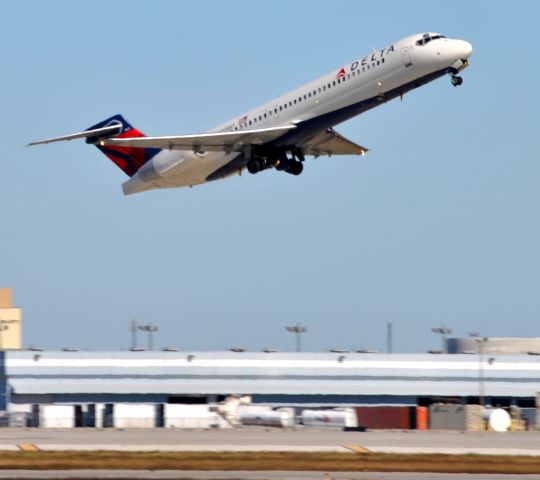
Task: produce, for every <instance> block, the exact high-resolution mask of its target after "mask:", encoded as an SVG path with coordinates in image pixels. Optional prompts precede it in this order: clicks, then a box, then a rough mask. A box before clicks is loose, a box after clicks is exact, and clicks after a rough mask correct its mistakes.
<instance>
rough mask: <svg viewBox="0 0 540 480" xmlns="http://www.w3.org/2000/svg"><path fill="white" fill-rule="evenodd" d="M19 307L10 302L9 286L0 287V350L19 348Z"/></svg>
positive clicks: (20, 317) (20, 314) (20, 315)
mask: <svg viewBox="0 0 540 480" xmlns="http://www.w3.org/2000/svg"><path fill="white" fill-rule="evenodd" d="M21 319H22V312H21V309H20V308H14V307H13V306H12V303H11V288H0V350H6V349H17V348H21V343H22V342H21Z"/></svg>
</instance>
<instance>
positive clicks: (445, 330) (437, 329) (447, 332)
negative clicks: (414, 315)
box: [431, 324, 452, 352]
mask: <svg viewBox="0 0 540 480" xmlns="http://www.w3.org/2000/svg"><path fill="white" fill-rule="evenodd" d="M431 331H432V332H433V333H437V334H439V335H440V336H441V351H442V352H446V335H450V334H451V333H452V329H451V328H448V327H445V326H444V324H443V325H441V326H440V327H434V328H432V329H431Z"/></svg>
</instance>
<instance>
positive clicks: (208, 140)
mask: <svg viewBox="0 0 540 480" xmlns="http://www.w3.org/2000/svg"><path fill="white" fill-rule="evenodd" d="M294 128H296V125H292V124H291V125H282V126H279V127H270V128H260V129H255V130H239V131H234V132H215V133H202V134H198V135H179V136H167V137H139V138H114V137H113V138H107V139H103V140H100V141H99V142H98V143H99V145H102V146H105V145H111V146H126V147H134V148H160V149H169V150H192V151H194V152H206V151H209V152H223V151H224V152H240V151H242V149H243V147H244V146H246V145H263V144H265V143H268V142H271V141H272V140H275V139H277V138H279V137H280V136H282V135H283V134H285V133H287V131H290V130H292V129H294Z"/></svg>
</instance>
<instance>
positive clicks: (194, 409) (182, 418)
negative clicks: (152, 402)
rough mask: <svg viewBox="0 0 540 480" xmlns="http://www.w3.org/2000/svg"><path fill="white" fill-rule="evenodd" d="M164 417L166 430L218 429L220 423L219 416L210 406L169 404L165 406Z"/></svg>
mask: <svg viewBox="0 0 540 480" xmlns="http://www.w3.org/2000/svg"><path fill="white" fill-rule="evenodd" d="M163 417H164V424H163V426H164V427H166V428H216V427H217V426H218V425H219V423H220V419H219V415H218V414H217V413H216V412H211V411H210V407H209V406H208V405H181V404H177V403H167V404H165V405H163Z"/></svg>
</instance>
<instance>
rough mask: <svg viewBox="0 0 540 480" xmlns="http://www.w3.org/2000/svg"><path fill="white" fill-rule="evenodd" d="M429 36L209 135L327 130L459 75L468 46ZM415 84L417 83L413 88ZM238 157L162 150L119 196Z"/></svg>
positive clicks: (197, 178) (175, 183)
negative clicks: (317, 123) (307, 126)
mask: <svg viewBox="0 0 540 480" xmlns="http://www.w3.org/2000/svg"><path fill="white" fill-rule="evenodd" d="M430 35H431V36H432V37H435V39H433V40H432V41H428V42H426V43H425V44H424V43H423V42H422V40H421V39H422V38H423V37H422V34H418V35H412V36H410V37H407V38H404V39H403V40H400V41H398V42H395V43H393V44H392V45H390V46H388V47H386V48H383V49H379V50H373V51H372V52H371V53H369V54H368V55H366V56H364V57H361V58H359V59H358V60H355V61H354V62H352V63H350V64H349V65H346V66H344V67H342V68H338V69H336V70H333V71H332V72H331V73H328V74H327V75H325V76H323V77H321V78H319V79H317V80H314V81H313V82H310V83H308V84H305V85H303V86H301V87H299V88H297V89H295V90H292V91H290V92H288V93H286V94H284V95H281V96H279V97H277V98H274V99H273V100H271V101H270V102H267V103H265V104H263V105H261V106H259V107H257V108H255V109H253V110H250V111H249V112H245V113H243V114H241V115H239V116H238V117H236V118H233V119H231V120H229V121H227V122H225V123H223V124H221V125H219V126H217V127H215V128H214V129H212V130H210V132H219V131H242V130H252V129H257V128H268V127H273V126H278V125H287V124H295V125H297V126H298V127H299V128H300V127H301V126H302V124H303V122H306V121H310V120H313V119H315V118H316V117H321V118H326V117H328V118H329V122H330V124H328V125H326V126H325V128H330V127H332V126H333V125H335V124H336V123H340V122H342V121H345V120H346V119H347V118H350V117H351V116H354V115H355V114H357V113H354V111H353V113H352V114H351V113H348V111H347V108H348V107H351V106H354V105H359V104H361V103H362V102H368V101H369V100H370V99H374V98H378V99H380V100H381V102H380V103H378V104H381V103H384V101H387V100H389V99H392V98H395V96H396V95H399V94H403V93H404V92H405V91H408V90H411V89H412V88H416V87H418V86H420V85H421V84H424V83H427V82H428V81H431V80H434V79H435V78H438V77H440V76H442V75H444V74H445V73H448V72H451V71H452V72H458V71H460V70H461V69H463V68H464V67H465V66H466V65H467V58H468V57H469V55H470V54H471V52H472V47H471V45H470V44H469V43H467V42H465V41H462V40H455V39H449V38H444V37H442V36H438V35H437V34H430ZM424 37H425V35H424ZM437 37H440V38H437ZM416 80H421V81H420V82H419V83H415V81H416ZM400 89H403V91H400ZM388 95H390V96H389V97H388ZM374 106H375V105H374ZM369 108H373V107H372V106H371V107H369ZM366 109H367V108H366ZM333 112H343V115H341V116H340V115H339V114H338V115H332V113H333ZM237 156H238V153H237V152H232V153H226V152H203V153H195V152H186V151H177V150H162V151H161V152H159V153H158V154H157V155H156V156H155V157H154V158H152V159H151V160H150V162H148V163H151V165H148V167H147V165H145V166H144V167H143V168H142V169H141V170H140V171H139V172H138V173H137V174H135V175H134V176H133V177H131V178H130V179H129V180H128V181H127V182H125V183H124V192H125V193H135V192H139V191H143V190H149V189H154V188H170V187H180V186H192V185H197V184H201V183H205V182H206V181H208V177H209V176H210V175H212V174H213V173H214V172H216V171H217V170H219V169H220V168H222V167H224V166H225V165H227V164H229V162H231V161H232V160H233V159H234V158H235V157H237ZM145 167H146V168H145ZM149 172H151V174H150V173H149Z"/></svg>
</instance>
